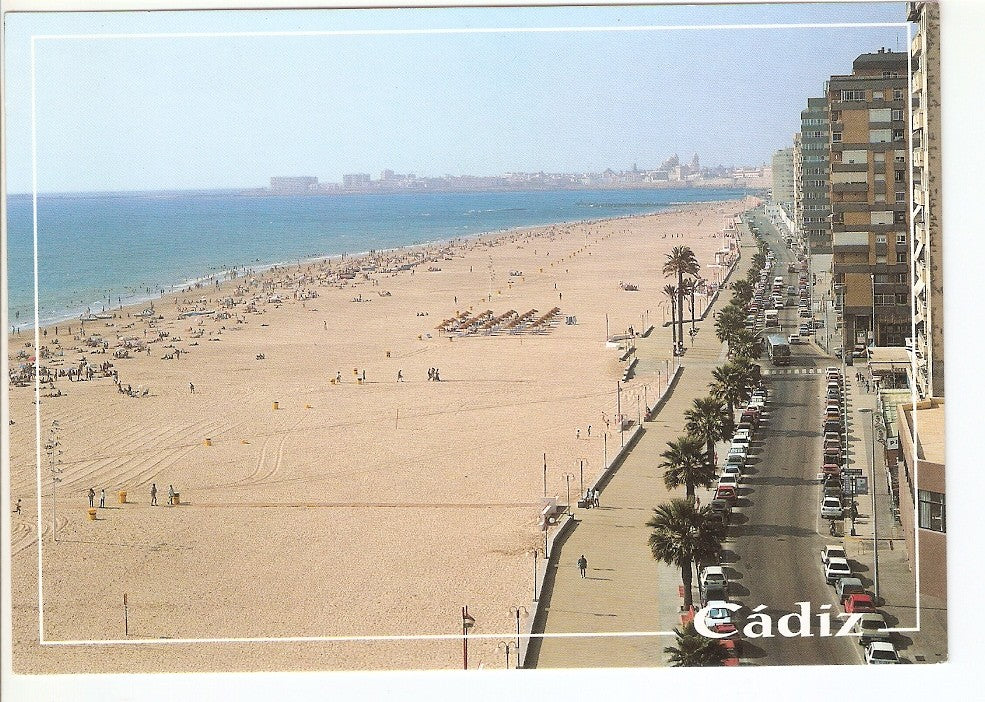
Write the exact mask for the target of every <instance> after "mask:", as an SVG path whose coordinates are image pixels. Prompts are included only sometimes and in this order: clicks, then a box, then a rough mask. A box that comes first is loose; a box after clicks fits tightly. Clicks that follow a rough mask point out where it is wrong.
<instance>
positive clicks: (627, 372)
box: [622, 358, 640, 382]
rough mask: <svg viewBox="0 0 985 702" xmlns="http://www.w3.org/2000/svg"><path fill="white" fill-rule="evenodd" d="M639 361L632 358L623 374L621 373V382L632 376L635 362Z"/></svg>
mask: <svg viewBox="0 0 985 702" xmlns="http://www.w3.org/2000/svg"><path fill="white" fill-rule="evenodd" d="M639 362H640V359H638V358H634V359H633V360H632V362H630V364H629V365H628V366H626V370H625V371H623V374H622V380H623V382H626V381H627V380H629V379H630V378H632V377H633V371H635V370H636V364H637V363H639Z"/></svg>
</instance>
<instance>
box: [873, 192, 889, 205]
mask: <svg viewBox="0 0 985 702" xmlns="http://www.w3.org/2000/svg"><path fill="white" fill-rule="evenodd" d="M885 202H886V193H876V199H875V203H876V204H877V205H880V204H884V203H885Z"/></svg>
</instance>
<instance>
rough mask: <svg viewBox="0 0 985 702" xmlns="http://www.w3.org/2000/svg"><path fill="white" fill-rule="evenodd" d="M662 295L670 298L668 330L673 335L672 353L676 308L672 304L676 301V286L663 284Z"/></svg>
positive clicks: (675, 345) (675, 329) (675, 332)
mask: <svg viewBox="0 0 985 702" xmlns="http://www.w3.org/2000/svg"><path fill="white" fill-rule="evenodd" d="M663 292H664V295H666V296H667V297H669V298H670V331H671V334H672V335H673V337H674V353H675V355H676V353H677V310H676V309H675V307H674V305H675V303H676V302H677V288H675V287H674V286H673V285H665V286H664V291H663Z"/></svg>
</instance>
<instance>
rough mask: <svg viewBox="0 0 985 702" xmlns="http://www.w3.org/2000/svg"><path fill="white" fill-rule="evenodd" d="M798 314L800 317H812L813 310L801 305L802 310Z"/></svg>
mask: <svg viewBox="0 0 985 702" xmlns="http://www.w3.org/2000/svg"><path fill="white" fill-rule="evenodd" d="M797 315H798V316H799V317H803V318H804V319H809V318H810V317H811V311H810V309H805V308H803V307H801V308H800V312H798V313H797Z"/></svg>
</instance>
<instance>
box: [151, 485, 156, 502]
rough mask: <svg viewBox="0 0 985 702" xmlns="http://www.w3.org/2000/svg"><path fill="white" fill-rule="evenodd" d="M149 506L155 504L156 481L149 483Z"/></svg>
mask: <svg viewBox="0 0 985 702" xmlns="http://www.w3.org/2000/svg"><path fill="white" fill-rule="evenodd" d="M150 506H151V507H156V506H157V483H151V484H150Z"/></svg>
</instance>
